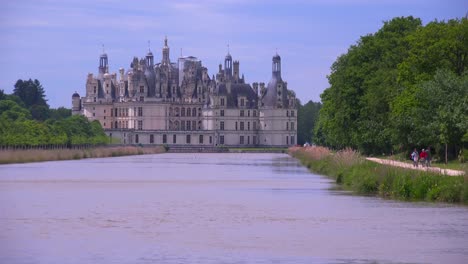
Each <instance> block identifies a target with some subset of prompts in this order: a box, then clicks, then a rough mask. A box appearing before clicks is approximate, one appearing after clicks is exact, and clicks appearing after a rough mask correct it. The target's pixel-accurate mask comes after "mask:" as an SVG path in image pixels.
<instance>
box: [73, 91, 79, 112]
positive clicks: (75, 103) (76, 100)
mask: <svg viewBox="0 0 468 264" xmlns="http://www.w3.org/2000/svg"><path fill="white" fill-rule="evenodd" d="M80 113H81V98H80V95H79V94H78V93H77V92H75V93H74V94H73V95H72V115H78V114H80Z"/></svg>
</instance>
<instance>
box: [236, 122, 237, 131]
mask: <svg viewBox="0 0 468 264" xmlns="http://www.w3.org/2000/svg"><path fill="white" fill-rule="evenodd" d="M236 130H237V122H236Z"/></svg>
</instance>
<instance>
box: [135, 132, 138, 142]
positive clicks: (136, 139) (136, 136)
mask: <svg viewBox="0 0 468 264" xmlns="http://www.w3.org/2000/svg"><path fill="white" fill-rule="evenodd" d="M138 141H139V138H138V134H136V135H135V143H137V144H138V143H139V142H138Z"/></svg>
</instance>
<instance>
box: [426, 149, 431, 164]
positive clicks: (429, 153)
mask: <svg viewBox="0 0 468 264" xmlns="http://www.w3.org/2000/svg"><path fill="white" fill-rule="evenodd" d="M431 161H432V155H431V147H427V150H426V167H428V168H429V167H430V166H431Z"/></svg>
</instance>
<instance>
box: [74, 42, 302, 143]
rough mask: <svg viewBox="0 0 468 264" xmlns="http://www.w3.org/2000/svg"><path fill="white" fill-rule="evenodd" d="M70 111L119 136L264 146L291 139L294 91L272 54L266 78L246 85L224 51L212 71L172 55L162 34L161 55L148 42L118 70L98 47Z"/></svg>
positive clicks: (294, 134) (293, 137)
mask: <svg viewBox="0 0 468 264" xmlns="http://www.w3.org/2000/svg"><path fill="white" fill-rule="evenodd" d="M72 113H73V114H81V115H84V116H86V117H87V118H88V119H89V120H98V121H99V122H100V123H101V125H102V127H103V128H104V130H105V132H106V134H107V135H108V136H110V137H111V138H114V139H118V140H120V142H121V143H122V144H167V145H197V146H243V147H250V146H265V147H269V146H290V145H295V144H296V138H297V130H296V126H297V99H296V96H295V93H294V92H293V91H292V90H288V88H287V82H284V81H283V79H282V78H281V57H280V56H279V55H278V54H276V55H275V56H274V57H273V62H272V76H271V80H270V82H269V83H268V85H267V86H266V87H265V83H262V82H261V83H256V82H254V83H252V86H251V85H250V84H247V83H246V82H245V79H244V75H242V76H240V71H239V61H233V60H232V57H231V55H230V54H229V52H228V54H227V55H226V57H225V59H224V69H223V66H222V65H221V64H220V65H219V70H218V73H217V74H216V76H214V75H213V76H212V77H211V78H210V76H209V75H208V70H207V68H205V67H203V65H202V63H201V61H200V60H199V59H197V58H196V57H192V56H188V57H181V58H179V59H178V61H177V63H174V62H171V60H170V57H169V46H168V44H167V38H166V39H165V40H164V47H163V48H162V59H161V62H160V63H155V57H154V56H153V53H152V52H151V51H150V50H149V51H148V54H147V55H146V57H145V58H142V59H138V58H137V57H135V58H133V61H132V62H131V64H130V69H129V70H128V71H127V72H125V70H124V69H123V68H120V69H119V74H118V76H117V74H116V73H109V66H108V57H107V54H105V53H104V54H102V55H101V56H100V59H99V73H98V75H97V76H95V75H93V74H92V73H89V74H88V77H87V80H86V96H84V97H80V95H79V94H78V93H74V94H73V96H72ZM114 141H116V140H114Z"/></svg>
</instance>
